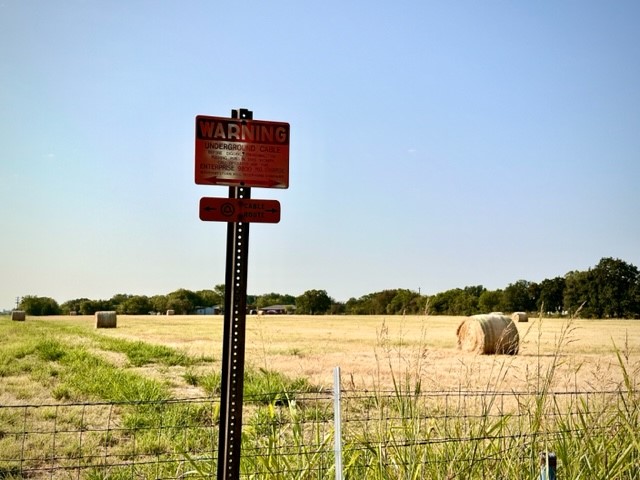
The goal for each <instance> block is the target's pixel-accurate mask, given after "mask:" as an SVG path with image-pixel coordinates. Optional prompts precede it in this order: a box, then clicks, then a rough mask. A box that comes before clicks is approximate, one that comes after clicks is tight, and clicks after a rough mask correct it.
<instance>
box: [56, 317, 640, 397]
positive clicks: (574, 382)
mask: <svg viewBox="0 0 640 480" xmlns="http://www.w3.org/2000/svg"><path fill="white" fill-rule="evenodd" d="M462 318H463V317H444V316H300V315H293V316H279V315H269V316H248V317H247V338H246V363H247V365H251V366H253V367H255V368H265V369H270V370H277V371H279V372H281V373H284V374H286V375H290V376H293V377H304V378H306V379H308V380H309V381H310V382H311V383H313V384H315V385H318V386H321V387H326V388H330V386H331V385H332V372H333V368H334V367H335V366H340V367H341V371H342V378H343V383H344V387H345V388H350V387H354V388H377V389H391V388H392V386H393V378H394V376H395V378H396V379H397V380H401V381H406V380H409V381H411V382H413V381H415V380H416V379H418V378H419V379H420V381H421V383H422V389H423V390H434V391H435V390H447V391H455V390H491V391H512V390H514V391H537V389H538V388H540V386H541V384H542V383H543V382H544V381H545V380H546V379H550V378H552V381H551V388H552V389H553V390H556V391H603V390H608V389H614V388H616V387H617V386H618V385H619V384H620V383H621V382H622V369H621V368H620V366H619V360H618V355H617V353H616V350H617V352H618V353H619V354H620V358H622V360H623V361H624V362H625V366H626V368H627V371H628V372H629V373H630V374H631V376H632V378H634V379H635V378H638V377H639V374H640V321H633V320H579V319H573V320H567V319H556V318H542V319H538V318H532V319H530V321H529V322H528V323H517V327H518V330H519V334H520V352H519V354H518V355H516V356H505V355H488V356H487V355H475V354H470V353H464V352H461V351H459V350H457V348H456V333H455V332H456V328H457V326H458V324H459V323H460V321H461V320H462ZM47 321H51V322H64V323H68V324H73V325H78V326H83V327H86V328H91V329H92V328H93V326H94V319H93V317H51V318H50V319H48V320H47ZM222 329H223V317H222V316H123V315H120V316H118V328H116V329H109V330H97V331H96V332H97V333H99V334H101V335H109V336H114V337H120V338H125V339H134V340H142V341H144V342H149V343H154V344H161V345H166V346H171V347H176V348H179V349H182V350H183V351H185V352H187V353H188V354H190V355H203V356H208V357H213V358H214V359H215V360H216V362H214V363H213V364H212V365H213V367H211V366H209V367H207V368H214V369H219V368H220V363H219V360H220V357H221V350H222ZM163 374H165V375H166V374H167V372H166V371H165V372H163ZM175 374H176V375H179V372H176V373H175ZM185 393H187V392H185Z"/></svg>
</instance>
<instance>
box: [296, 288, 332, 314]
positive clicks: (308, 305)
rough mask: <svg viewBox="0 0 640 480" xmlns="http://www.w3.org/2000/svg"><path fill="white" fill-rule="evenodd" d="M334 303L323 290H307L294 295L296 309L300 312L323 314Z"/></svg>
mask: <svg viewBox="0 0 640 480" xmlns="http://www.w3.org/2000/svg"><path fill="white" fill-rule="evenodd" d="M333 303H334V301H333V299H332V298H331V297H330V296H329V295H328V294H327V292H326V291H325V290H307V291H306V292H304V293H303V294H302V295H300V296H299V297H296V311H297V313H300V314H310V315H321V314H325V313H327V312H328V311H329V309H330V308H331V305H332V304H333Z"/></svg>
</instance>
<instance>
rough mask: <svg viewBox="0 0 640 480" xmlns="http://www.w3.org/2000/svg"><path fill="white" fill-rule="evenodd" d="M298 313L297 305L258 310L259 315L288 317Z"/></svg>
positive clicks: (274, 306) (271, 306) (273, 306)
mask: <svg viewBox="0 0 640 480" xmlns="http://www.w3.org/2000/svg"><path fill="white" fill-rule="evenodd" d="M293 313H296V306H295V305H270V306H268V307H262V308H259V309H258V315H287V314H293Z"/></svg>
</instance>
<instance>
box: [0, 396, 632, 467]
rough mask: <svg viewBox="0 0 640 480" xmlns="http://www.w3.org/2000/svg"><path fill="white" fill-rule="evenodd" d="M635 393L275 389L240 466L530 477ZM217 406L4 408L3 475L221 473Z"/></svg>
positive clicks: (608, 424)
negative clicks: (543, 459)
mask: <svg viewBox="0 0 640 480" xmlns="http://www.w3.org/2000/svg"><path fill="white" fill-rule="evenodd" d="M628 395H631V396H633V397H634V398H636V400H637V396H638V392H637V391H631V392H623V393H621V392H620V391H606V392H583V391H572V392H555V393H554V392H551V393H550V392H544V393H540V392H514V391H511V392H487V391H477V392H476V391H462V390H460V391H455V392H422V391H420V390H419V388H412V389H406V390H404V391H400V390H399V389H396V390H391V391H368V390H355V389H354V390H344V389H339V390H338V392H335V391H326V392H314V393H308V392H307V393H304V392H280V394H279V395H278V396H277V399H276V400H275V401H265V400H264V398H262V397H260V396H254V397H251V396H245V406H244V408H245V414H244V418H245V425H243V449H242V467H241V472H242V476H243V477H245V478H252V479H253V478H256V479H259V478H265V479H273V478H283V479H284V478H300V479H302V478H305V479H306V478H309V479H312V478H313V479H329V478H331V479H332V478H342V477H338V476H337V475H339V474H341V472H337V471H336V464H338V465H344V466H343V467H341V468H340V470H342V468H344V469H345V470H346V471H348V472H349V476H348V478H363V479H364V478H403V472H406V471H413V472H415V471H416V470H420V469H422V471H424V472H436V471H437V472H442V473H441V476H440V477H438V478H485V477H484V475H486V476H488V475H489V474H493V476H492V478H507V477H506V476H504V477H502V476H496V472H497V471H500V470H501V468H500V465H501V464H503V463H504V462H506V461H509V462H511V463H517V465H512V467H513V468H519V469H521V470H522V469H524V471H527V472H530V474H531V477H530V478H534V477H533V475H535V471H536V469H538V470H539V468H540V467H539V464H538V463H537V462H538V455H539V454H540V452H541V451H545V450H547V449H548V448H555V449H557V448H564V447H563V446H565V447H566V446H568V445H569V444H570V443H571V442H574V441H582V442H584V441H585V440H584V439H585V436H586V437H588V436H589V435H591V436H593V435H605V436H607V435H609V436H613V435H616V434H620V432H624V431H627V430H629V429H631V428H633V427H634V425H625V424H624V422H623V421H620V420H619V419H618V420H616V418H617V417H616V416H615V415H614V416H611V415H609V412H611V410H612V409H613V410H614V411H616V410H617V412H618V413H624V414H625V415H627V416H628V418H632V420H633V421H634V422H637V421H638V416H639V415H638V412H637V403H636V404H635V407H634V408H635V409H636V410H635V411H629V409H630V408H631V407H630V405H629V404H628V403H627V402H626V400H625V398H626V396H628ZM269 398H273V396H269ZM336 401H339V406H340V411H341V412H342V413H341V415H340V417H339V421H340V424H339V428H338V429H336V425H335V423H334V422H335V420H336V414H335V412H336V410H335V406H336ZM219 408H220V403H219V400H218V399H216V398H188V399H176V400H167V401H154V402H136V401H131V402H117V403H114V402H102V403H101V402H96V403H55V404H41V405H35V404H23V405H19V404H13V405H0V478H36V479H40V478H42V479H45V478H49V479H63V478H64V479H67V478H68V479H72V478H75V479H85V478H86V479H106V478H115V479H138V478H156V479H170V478H171V479H177V478H215V473H216V469H215V465H216V460H217V458H216V457H217V442H218V423H217V422H218V414H219ZM625 409H626V410H625ZM629 416H630V417H629ZM637 426H638V425H637V423H636V425H635V427H637ZM336 431H339V432H341V435H340V437H341V438H339V439H338V441H337V442H336V438H335V436H334V433H335V432H336ZM636 432H637V428H636ZM627 433H631V431H628V432H627ZM631 435H633V433H631ZM635 442H636V445H635V447H634V448H635V449H636V451H635V452H631V457H630V458H632V459H636V460H638V462H637V464H640V454H638V445H640V439H638V437H637V433H636V438H635ZM631 444H632V445H631V446H632V447H633V439H632V441H631ZM337 448H338V449H337ZM336 455H339V457H340V460H341V462H336ZM636 468H640V467H636ZM503 470H504V469H503ZM471 472H474V475H475V477H474V476H472V475H471ZM636 472H637V474H638V475H640V470H636ZM416 478H420V477H416ZM422 478H426V477H422ZM511 478H514V477H511ZM535 478H537V477H535ZM625 478H627V477H625ZM628 478H640V477H633V476H630V477H628Z"/></svg>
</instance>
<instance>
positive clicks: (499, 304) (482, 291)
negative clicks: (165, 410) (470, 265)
mask: <svg viewBox="0 0 640 480" xmlns="http://www.w3.org/2000/svg"><path fill="white" fill-rule="evenodd" d="M224 288H225V287H224V285H216V286H215V287H214V288H213V289H212V290H199V291H195V292H194V291H190V290H186V289H179V290H176V291H175V292H171V293H169V294H167V295H154V296H151V297H147V296H144V295H125V294H118V295H114V296H113V297H112V298H110V299H109V300H90V299H87V298H79V299H75V300H69V301H67V302H65V303H63V304H62V305H58V303H57V302H56V301H55V300H53V299H51V298H48V297H37V296H32V295H29V296H25V297H23V298H22V300H21V302H20V305H19V308H20V309H21V310H25V311H26V313H27V314H29V315H60V314H70V313H71V312H76V313H77V314H79V315H92V314H94V313H95V312H96V311H100V310H115V311H116V312H118V313H120V314H129V315H143V314H147V313H154V312H166V311H167V310H173V311H174V312H175V313H176V314H192V313H196V311H197V310H198V309H200V308H204V307H213V306H218V307H220V306H222V305H223V304H224ZM272 305H281V306H285V307H286V308H285V310H286V311H287V312H288V313H294V312H295V313H298V314H311V315H320V314H334V315H337V314H348V315H397V314H407V315H413V314H430V315H474V314H477V313H488V312H493V311H503V312H516V311H523V312H543V313H544V314H545V315H558V316H560V315H573V314H576V313H577V312H578V311H579V315H580V316H581V317H583V318H640V271H639V270H638V268H637V267H635V266H634V265H632V264H630V263H627V262H624V261H622V260H619V259H615V258H602V259H601V260H600V262H599V263H598V264H597V265H596V266H595V267H593V268H589V269H588V270H586V271H571V272H568V273H567V274H565V275H564V276H563V277H555V278H552V279H545V280H543V281H541V282H539V283H537V282H531V281H527V280H518V281H516V282H514V283H511V284H509V285H507V286H506V287H505V288H504V289H498V290H488V289H486V288H484V287H483V286H482V285H477V286H467V287H464V288H454V289H451V290H447V291H444V292H440V293H437V294H435V295H421V294H420V293H419V292H415V291H413V290H408V289H391V290H383V291H380V292H375V293H369V294H367V295H363V296H362V297H360V298H350V299H349V300H348V301H347V302H336V301H335V300H334V299H333V298H332V297H330V296H329V295H328V293H327V292H326V291H325V290H308V291H306V292H304V293H303V294H302V295H299V296H293V295H286V294H284V295H283V294H279V293H267V294H264V295H248V296H247V309H248V310H250V311H252V310H258V309H261V308H265V307H268V306H272Z"/></svg>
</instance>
